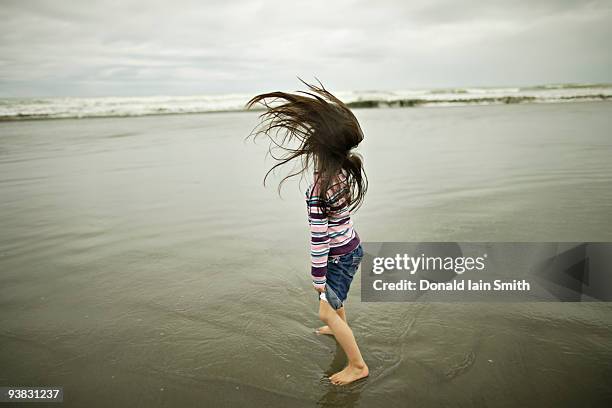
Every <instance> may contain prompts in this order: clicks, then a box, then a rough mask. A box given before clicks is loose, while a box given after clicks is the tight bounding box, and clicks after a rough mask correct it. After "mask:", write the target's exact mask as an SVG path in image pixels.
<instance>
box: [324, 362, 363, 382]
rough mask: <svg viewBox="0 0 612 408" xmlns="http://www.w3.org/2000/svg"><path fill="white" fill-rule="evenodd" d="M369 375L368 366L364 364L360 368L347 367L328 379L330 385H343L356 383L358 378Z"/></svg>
mask: <svg viewBox="0 0 612 408" xmlns="http://www.w3.org/2000/svg"><path fill="white" fill-rule="evenodd" d="M369 374H370V371H369V370H368V366H367V365H365V363H364V364H363V365H362V366H355V365H351V364H349V365H347V366H346V367H345V368H344V370H342V371H340V372H337V373H336V374H334V375H332V376H331V377H329V380H330V381H331V382H332V384H336V385H345V384H349V383H352V382H353V381H357V380H359V379H360V378H364V377H367V376H368V375H369Z"/></svg>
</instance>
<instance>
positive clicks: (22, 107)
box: [0, 84, 612, 121]
mask: <svg viewBox="0 0 612 408" xmlns="http://www.w3.org/2000/svg"><path fill="white" fill-rule="evenodd" d="M334 94H336V95H337V96H338V97H339V98H340V99H341V100H342V101H344V102H345V103H347V104H348V105H349V106H350V107H351V108H389V107H391V108H393V107H414V106H457V105H490V104H518V103H563V102H580V101H584V102H589V101H605V100H610V99H612V84H548V85H536V86H527V87H500V88H490V87H489V88H483V87H472V88H432V89H409V90H393V91H381V90H378V91H377V90H372V91H349V92H335V91H334ZM252 96H253V95H252V94H220V95H193V96H146V97H96V98H86V97H80V98H76V97H65V98H0V121H6V120H18V119H53V118H90V117H125V116H143V115H167V114H185V113H204V112H227V111H243V110H244V109H245V104H246V102H247V101H248V100H249V99H250V98H251V97H252Z"/></svg>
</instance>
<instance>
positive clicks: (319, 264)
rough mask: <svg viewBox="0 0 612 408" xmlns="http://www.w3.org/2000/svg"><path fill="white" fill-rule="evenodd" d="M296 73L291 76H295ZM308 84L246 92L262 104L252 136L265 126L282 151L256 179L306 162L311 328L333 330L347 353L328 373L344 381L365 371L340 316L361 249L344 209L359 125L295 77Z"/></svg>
mask: <svg viewBox="0 0 612 408" xmlns="http://www.w3.org/2000/svg"><path fill="white" fill-rule="evenodd" d="M298 79H299V78H298ZM300 81H301V82H302V83H304V84H305V85H306V86H307V87H308V88H309V90H310V92H308V91H298V92H299V93H300V94H302V95H300V94H290V93H285V92H270V93H264V94H261V95H257V96H255V97H253V98H252V99H251V100H250V101H249V102H248V103H247V108H251V107H252V106H253V105H255V104H256V103H260V104H261V105H263V106H264V108H265V109H266V111H265V112H264V113H263V114H261V115H260V119H261V123H260V124H259V125H258V128H256V131H255V133H254V135H255V137H257V136H258V135H260V134H265V135H266V136H268V137H269V138H270V140H271V148H270V152H272V149H280V150H281V151H282V152H283V154H282V156H280V157H279V156H275V155H272V157H273V158H274V159H276V160H277V161H278V163H276V164H275V165H274V166H273V167H272V168H271V169H270V170H268V172H267V173H266V176H265V177H264V185H265V182H266V179H267V177H268V175H269V174H270V172H272V171H273V170H274V169H275V168H277V167H279V166H281V165H283V164H286V163H289V162H291V161H292V160H294V159H299V162H298V163H300V164H301V166H298V169H297V170H295V171H293V172H292V173H290V174H289V175H288V176H286V177H285V178H283V179H282V181H281V182H280V184H279V191H280V188H281V185H282V184H283V182H284V181H286V180H287V179H288V178H290V177H293V176H296V175H299V174H303V173H304V172H306V171H307V170H309V169H312V170H313V179H314V181H313V183H312V184H310V185H309V186H308V189H307V190H306V207H307V209H308V222H309V225H310V242H311V244H310V257H311V277H312V283H313V286H314V289H315V290H316V291H317V292H318V293H317V299H318V301H319V317H320V319H321V320H322V321H323V322H324V323H325V324H326V325H325V326H323V327H321V328H319V329H317V330H316V332H317V333H319V334H330V335H334V336H335V338H336V340H337V341H338V343H339V344H340V346H341V347H342V349H343V350H344V351H345V353H346V355H347V357H348V365H347V366H346V367H345V368H344V369H343V370H342V371H340V372H338V373H336V374H334V375H332V376H331V377H329V378H330V380H331V382H332V383H334V384H348V383H350V382H353V381H355V380H358V379H360V378H364V377H367V376H368V373H369V372H368V367H367V365H366V363H365V361H364V360H363V357H362V356H361V352H360V351H359V347H358V346H357V342H356V341H355V337H354V336H353V332H352V330H351V328H350V327H349V325H348V324H347V321H346V312H345V307H344V301H345V300H346V298H347V294H348V291H349V288H350V285H351V282H352V280H353V277H354V275H355V272H356V271H357V268H358V267H359V263H360V262H361V259H362V257H363V249H362V247H361V240H360V238H359V235H357V232H356V231H355V229H354V227H353V222H352V220H351V212H354V211H355V210H356V209H357V208H359V206H360V205H361V203H362V202H363V198H364V196H365V193H366V190H367V178H366V175H365V172H364V169H363V164H362V160H361V157H360V156H359V155H358V154H356V153H354V152H352V149H353V148H355V147H357V145H359V143H360V142H361V141H362V140H363V133H362V131H361V127H360V126H359V123H358V122H357V119H356V118H355V116H354V115H353V113H352V112H351V111H350V109H349V108H348V107H347V106H346V105H345V104H344V103H342V102H341V101H340V100H339V99H338V98H336V97H335V96H334V95H332V94H331V93H330V92H328V91H327V90H326V89H325V88H324V87H323V84H321V82H320V81H319V85H320V86H315V85H310V84H307V83H306V82H304V81H302V80H301V79H300Z"/></svg>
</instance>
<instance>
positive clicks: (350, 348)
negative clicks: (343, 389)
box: [319, 300, 369, 385]
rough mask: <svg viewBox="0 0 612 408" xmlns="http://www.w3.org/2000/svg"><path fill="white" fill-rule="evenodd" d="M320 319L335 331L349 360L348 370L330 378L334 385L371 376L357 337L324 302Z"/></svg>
mask: <svg viewBox="0 0 612 408" xmlns="http://www.w3.org/2000/svg"><path fill="white" fill-rule="evenodd" d="M345 317H346V316H345ZM319 318H320V319H321V320H323V322H325V323H327V325H328V326H329V328H330V329H331V330H332V331H333V333H334V336H336V340H337V341H338V343H339V344H340V347H342V349H343V350H344V352H345V353H346V357H347V358H348V365H347V366H346V368H344V370H342V371H340V372H338V373H336V374H334V375H332V376H331V377H329V379H330V380H331V382H332V383H333V384H338V385H342V384H348V383H350V382H353V381H355V380H358V379H360V378H363V377H367V376H368V374H369V371H368V366H367V365H366V363H365V361H363V357H362V356H361V351H359V347H358V346H357V342H356V341H355V336H353V331H352V330H351V328H350V327H349V326H348V324H346V322H345V321H344V320H343V319H342V318H341V317H340V315H339V314H338V313H337V312H336V311H335V310H334V309H332V307H331V306H330V305H329V303H327V302H326V301H324V300H319Z"/></svg>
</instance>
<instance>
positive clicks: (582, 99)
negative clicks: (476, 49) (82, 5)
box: [0, 94, 612, 123]
mask: <svg viewBox="0 0 612 408" xmlns="http://www.w3.org/2000/svg"><path fill="white" fill-rule="evenodd" d="M611 100H612V95H605V94H598V95H579V96H573V97H559V99H556V100H538V99H537V98H535V97H529V96H520V97H519V96H505V97H482V98H465V99H453V100H448V101H441V100H434V101H430V100H425V99H398V100H393V101H382V100H363V101H354V102H348V103H347V106H349V108H351V109H353V110H375V109H406V108H450V107H465V106H500V105H531V104H537V105H557V104H567V103H580V104H582V103H589V102H592V103H600V102H609V101H611ZM263 110H264V109H262V108H253V109H248V110H247V109H222V110H202V111H194V112H150V113H142V114H133V115H130V114H126V115H84V116H45V115H24V114H18V115H15V116H0V123H7V122H27V121H44V120H67V119H111V118H117V119H127V118H141V117H152V116H179V115H201V114H214V113H248V112H262V111H263Z"/></svg>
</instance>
